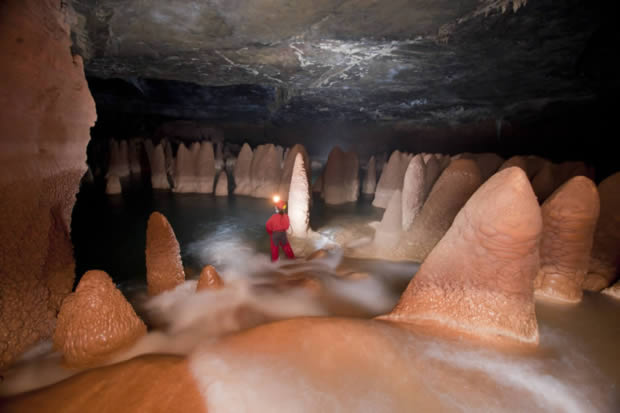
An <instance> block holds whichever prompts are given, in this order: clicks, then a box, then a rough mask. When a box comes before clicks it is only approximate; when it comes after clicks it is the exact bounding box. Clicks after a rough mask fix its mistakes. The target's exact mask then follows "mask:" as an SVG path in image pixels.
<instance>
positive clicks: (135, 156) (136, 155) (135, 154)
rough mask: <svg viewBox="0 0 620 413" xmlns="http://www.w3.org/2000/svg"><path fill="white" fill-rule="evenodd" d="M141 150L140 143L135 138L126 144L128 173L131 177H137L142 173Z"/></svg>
mask: <svg viewBox="0 0 620 413" xmlns="http://www.w3.org/2000/svg"><path fill="white" fill-rule="evenodd" d="M141 150H142V145H141V141H140V140H138V139H137V138H134V139H131V140H129V141H128V142H127V157H128V159H129V172H131V175H132V176H135V177H139V176H140V174H141V173H142V165H141V164H140V152H141Z"/></svg>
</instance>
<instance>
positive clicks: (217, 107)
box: [71, 0, 609, 124]
mask: <svg viewBox="0 0 620 413" xmlns="http://www.w3.org/2000/svg"><path fill="white" fill-rule="evenodd" d="M597 4H598V2H585V1H552V0H530V1H529V2H527V3H525V2H524V1H515V2H512V1H497V0H461V1H455V0H390V1H377V0H341V1H334V0H314V1H302V0H300V1H289V0H202V1H198V0H193V1H192V0H186V1H183V0H73V1H72V3H71V6H72V10H73V16H72V17H73V18H72V37H73V42H74V51H75V52H77V53H79V54H81V55H82V56H83V57H84V60H85V68H86V74H87V76H88V78H89V79H90V80H91V90H93V94H94V95H95V98H96V100H97V104H98V109H99V110H106V109H107V110H121V111H129V112H131V111H136V112H139V113H145V114H161V115H165V116H170V117H177V118H196V119H235V118H242V119H246V120H247V119H249V120H253V121H271V122H288V121H290V122H296V121H299V120H303V119H309V118H311V119H347V120H359V121H362V122H363V121H372V122H405V123H412V124H440V123H449V124H459V123H464V122H471V121H477V120H482V119H510V118H512V117H516V116H526V115H528V114H532V113H536V112H537V111H540V110H542V109H543V108H545V107H546V106H548V105H550V104H556V103H567V102H568V103H570V102H583V101H588V100H590V99H594V98H595V96H596V94H597V93H598V91H597V84H596V81H597V80H600V77H601V70H600V67H599V66H597V65H598V63H597V59H599V57H598V56H599V55H600V53H601V52H600V49H601V48H602V49H605V46H600V45H599V43H600V42H597V41H596V36H597V32H600V30H601V22H600V20H601V19H600V9H599V7H598V5H597ZM599 37H602V38H603V40H602V42H603V43H604V42H605V41H609V40H608V39H607V37H605V36H600V35H599ZM593 39H594V40H593ZM592 56H594V57H592ZM599 60H600V59H599ZM593 73H594V75H593ZM595 75H596V76H598V78H596V76H595ZM106 79H114V80H113V81H114V82H117V83H118V82H119V79H120V81H122V82H124V83H125V84H126V87H125V89H127V90H129V92H127V91H124V92H123V91H122V90H123V88H122V87H121V88H118V87H116V88H115V87H109V85H110V84H111V83H110V82H112V80H106ZM92 85H94V86H92ZM599 87H600V85H599Z"/></svg>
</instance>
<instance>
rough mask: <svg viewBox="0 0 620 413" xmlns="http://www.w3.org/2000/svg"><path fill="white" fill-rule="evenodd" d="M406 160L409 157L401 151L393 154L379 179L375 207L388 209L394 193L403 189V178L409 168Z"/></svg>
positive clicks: (374, 201)
mask: <svg viewBox="0 0 620 413" xmlns="http://www.w3.org/2000/svg"><path fill="white" fill-rule="evenodd" d="M406 158H407V155H406V154H403V153H401V152H400V151H394V152H392V155H390V160H389V161H388V162H387V165H385V166H384V167H383V172H382V173H381V176H380V177H379V182H378V183H377V188H376V191H375V199H374V200H373V201H372V204H373V205H374V206H376V207H379V208H385V207H387V205H388V203H389V202H390V199H392V195H393V194H394V192H395V191H399V190H401V189H402V188H403V178H404V176H405V171H406V170H407V166H409V159H407V160H406V163H405V162H404V159H406ZM403 164H404V166H403Z"/></svg>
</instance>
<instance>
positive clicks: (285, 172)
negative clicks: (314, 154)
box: [278, 144, 310, 199]
mask: <svg viewBox="0 0 620 413" xmlns="http://www.w3.org/2000/svg"><path fill="white" fill-rule="evenodd" d="M298 153H299V154H301V156H302V161H303V163H304V171H305V172H306V180H307V181H308V185H309V183H310V172H309V168H310V158H309V157H308V152H307V151H306V148H304V146H303V145H300V144H297V145H294V146H293V147H292V148H290V150H287V152H286V155H285V156H284V158H285V159H284V166H283V167H282V177H281V178H280V186H279V188H278V194H280V196H281V197H283V199H284V197H286V196H288V193H289V189H290V186H291V178H292V177H293V167H294V166H295V162H296V161H295V159H296V158H297V154H298Z"/></svg>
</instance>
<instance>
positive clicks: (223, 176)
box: [215, 170, 228, 196]
mask: <svg viewBox="0 0 620 413" xmlns="http://www.w3.org/2000/svg"><path fill="white" fill-rule="evenodd" d="M215 196H228V174H227V173H226V171H225V170H222V171H220V173H219V175H218V176H217V186H216V187H215Z"/></svg>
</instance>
